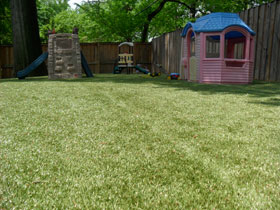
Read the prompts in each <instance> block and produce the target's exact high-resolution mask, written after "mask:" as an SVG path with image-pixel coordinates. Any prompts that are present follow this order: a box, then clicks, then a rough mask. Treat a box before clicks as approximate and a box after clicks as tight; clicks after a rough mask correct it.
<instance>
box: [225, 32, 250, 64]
mask: <svg viewBox="0 0 280 210" xmlns="http://www.w3.org/2000/svg"><path fill="white" fill-rule="evenodd" d="M245 48H246V37H245V36H244V35H243V34H242V33H240V32H238V31H230V32H228V33H226V34H225V58H231V59H245Z"/></svg>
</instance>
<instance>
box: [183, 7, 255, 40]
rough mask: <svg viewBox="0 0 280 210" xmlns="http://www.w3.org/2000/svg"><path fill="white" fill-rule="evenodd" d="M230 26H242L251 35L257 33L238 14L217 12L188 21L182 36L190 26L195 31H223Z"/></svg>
mask: <svg viewBox="0 0 280 210" xmlns="http://www.w3.org/2000/svg"><path fill="white" fill-rule="evenodd" d="M230 26H240V27H242V28H244V29H246V30H247V31H248V32H249V33H250V34H251V35H253V36H254V35H255V34H256V33H255V32H254V31H253V30H252V29H251V28H250V27H249V26H247V25H246V23H244V22H243V21H242V20H241V18H240V17H239V16H238V15H237V14H235V13H225V12H217V13H211V14H209V15H205V16H203V17H201V18H198V19H197V20H196V22H195V23H192V22H188V23H187V25H186V26H185V27H184V29H183V32H182V36H183V37H185V36H186V34H187V31H188V29H189V28H193V30H194V31H195V32H217V31H223V30H224V29H226V28H228V27H230Z"/></svg>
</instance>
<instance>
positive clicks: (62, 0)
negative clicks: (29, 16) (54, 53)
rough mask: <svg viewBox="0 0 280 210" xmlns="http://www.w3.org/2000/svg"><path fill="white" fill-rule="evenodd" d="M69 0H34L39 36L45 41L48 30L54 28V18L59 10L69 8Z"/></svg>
mask: <svg viewBox="0 0 280 210" xmlns="http://www.w3.org/2000/svg"><path fill="white" fill-rule="evenodd" d="M68 1H69V0H36V4H37V13H38V24H39V28H40V37H41V40H42V41H43V42H46V41H47V33H48V30H52V29H53V28H54V18H55V16H56V15H57V14H59V13H60V12H63V11H65V10H67V9H69V5H68Z"/></svg>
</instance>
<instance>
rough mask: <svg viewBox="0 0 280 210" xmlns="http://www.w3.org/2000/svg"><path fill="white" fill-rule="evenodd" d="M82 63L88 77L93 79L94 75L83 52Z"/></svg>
mask: <svg viewBox="0 0 280 210" xmlns="http://www.w3.org/2000/svg"><path fill="white" fill-rule="evenodd" d="M81 61H82V67H83V69H84V71H85V73H86V75H87V77H93V74H92V72H91V70H90V68H89V66H88V63H87V60H86V58H85V56H84V54H83V53H82V51H81Z"/></svg>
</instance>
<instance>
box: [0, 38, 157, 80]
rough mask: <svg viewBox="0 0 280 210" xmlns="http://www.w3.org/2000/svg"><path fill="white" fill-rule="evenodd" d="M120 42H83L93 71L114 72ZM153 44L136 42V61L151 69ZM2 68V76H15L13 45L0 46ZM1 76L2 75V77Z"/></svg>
mask: <svg viewBox="0 0 280 210" xmlns="http://www.w3.org/2000/svg"><path fill="white" fill-rule="evenodd" d="M118 45H119V43H81V50H82V51H83V54H84V56H85V57H86V59H87V62H88V64H89V66H90V68H91V70H92V71H93V73H112V72H113V69H114V66H115V65H116V63H117V60H118ZM42 50H43V52H46V51H47V50H48V48H47V45H46V44H44V45H42ZM151 55H152V44H151V43H134V61H135V63H136V64H142V65H144V66H146V67H147V68H148V69H151V63H152V58H151ZM0 68H2V78H11V77H14V72H13V47H12V46H11V45H2V46H0ZM0 78H1V77H0Z"/></svg>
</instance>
